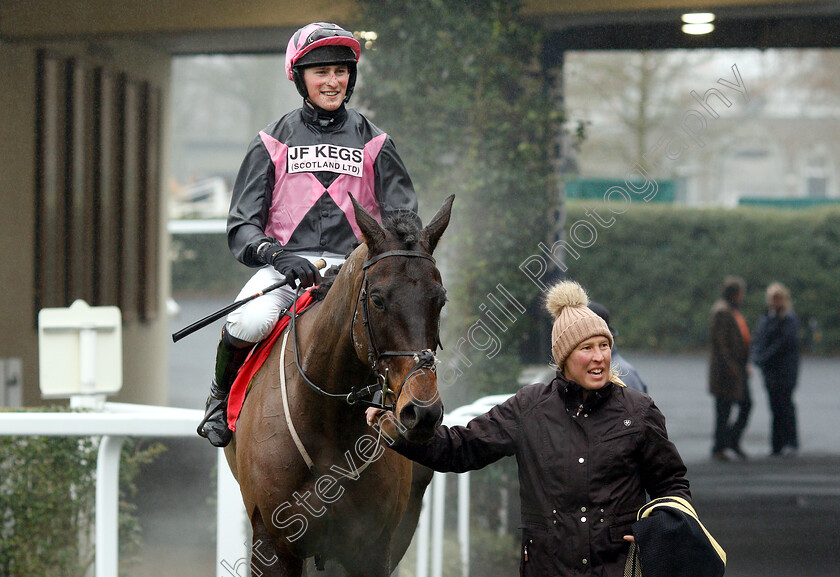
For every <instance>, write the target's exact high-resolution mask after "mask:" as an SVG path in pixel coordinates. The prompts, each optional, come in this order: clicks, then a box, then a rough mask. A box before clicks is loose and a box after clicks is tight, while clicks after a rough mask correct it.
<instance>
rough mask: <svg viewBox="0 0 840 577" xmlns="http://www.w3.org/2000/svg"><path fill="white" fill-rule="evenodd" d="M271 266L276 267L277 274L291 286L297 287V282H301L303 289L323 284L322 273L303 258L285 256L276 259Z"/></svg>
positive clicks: (290, 255) (291, 255)
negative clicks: (284, 278)
mask: <svg viewBox="0 0 840 577" xmlns="http://www.w3.org/2000/svg"><path fill="white" fill-rule="evenodd" d="M271 264H272V265H274V268H275V269H276V270H277V272H279V273H280V274H282V275H283V276H284V277H286V282H287V283H288V284H289V286H292V287H294V286H297V285H296V284H295V281H300V286H301V287H302V288H306V287H310V286H312V285H316V284H318V283H319V282H321V273H320V272H319V271H318V267H316V266H315V265H314V264H312V263H311V262H309V261H308V260H306V259H305V258H303V257H300V256H296V255H293V254H284V255H283V258H279V257H278V258H275V259H274V261H273V262H272V263H271Z"/></svg>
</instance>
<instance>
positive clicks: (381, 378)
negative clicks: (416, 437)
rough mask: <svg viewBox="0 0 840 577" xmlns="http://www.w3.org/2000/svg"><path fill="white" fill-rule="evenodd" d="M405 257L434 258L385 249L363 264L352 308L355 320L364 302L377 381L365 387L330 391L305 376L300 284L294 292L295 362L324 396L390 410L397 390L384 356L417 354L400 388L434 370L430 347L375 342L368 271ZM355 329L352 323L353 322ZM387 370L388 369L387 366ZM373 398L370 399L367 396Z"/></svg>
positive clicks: (371, 363)
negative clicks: (398, 347) (395, 347)
mask: <svg viewBox="0 0 840 577" xmlns="http://www.w3.org/2000/svg"><path fill="white" fill-rule="evenodd" d="M396 256H399V257H406V258H425V259H427V260H430V261H432V263H434V262H435V259H434V257H432V255H430V254H426V253H425V252H420V251H414V250H391V251H387V252H383V253H382V254H379V255H377V256H375V257H373V258H370V259H368V260H367V261H365V263H364V265H362V271H363V277H362V284H361V286H360V287H359V296H357V297H356V304H355V307H354V309H353V322H354V323H355V319H356V314H357V312H358V306H359V302H360V301H361V303H362V324H363V325H364V327H365V332H366V333H367V338H368V364H369V365H370V369H371V371H372V372H373V375H374V378H375V383H374V384H372V385H368V386H367V387H362V388H361V389H357V388H356V387H353V389H352V390H351V391H350V392H349V393H347V394H344V393H330V392H328V391H325V390H324V389H322V388H321V387H319V386H318V385H316V384H315V383H313V382H312V381H311V380H310V379H309V377H307V376H306V373H305V372H304V370H303V365H301V363H300V351H299V348H298V343H297V330H296V325H295V317H296V316H297V313H296V309H297V297H298V293H299V292H300V288H298V291H297V293H296V294H295V302H294V303H292V309H291V320H290V323H291V327H290V329H289V331H290V332H291V334H292V343H293V344H294V349H295V364H296V365H297V369H298V372H299V373H300V376H301V377H302V378H303V380H304V382H305V383H306V384H307V385H309V387H310V388H311V389H312V390H314V391H315V392H317V393H319V394H321V395H323V396H325V397H331V398H336V399H342V400H343V401H344V402H345V403H347V404H348V405H351V406H352V405H356V404H358V405H362V406H366V407H376V408H377V409H383V410H386V411H388V410H391V411H393V410H394V409H395V408H396V404H397V402H396V400H394V402H393V403H391V404H390V405H386V404H385V399H386V397H387V395H388V394H389V393H394V391H392V390H391V389H390V388H389V387H388V378H387V375H385V374H383V373H382V371H380V370H379V364H380V361H381V360H382V358H383V357H414V368H413V369H412V370H411V371H409V373H408V374H407V375H406V376H405V378H403V380H402V382H401V383H400V386H399V389H398V391H401V390H402V388H403V387H404V386H405V383H406V381H408V379H409V377H411V376H412V375H414V374H415V373H416V372H418V371H421V370H423V369H429V370H431V371H434V370H435V365H436V363H437V358H436V357H435V352H434V351H433V350H431V349H423V350H418V351H388V350H386V351H382V352H379V348H378V347H377V346H376V338H375V335H374V334H373V329H372V328H371V326H370V312H369V308H368V280H367V271H368V269H369V268H370V267H371V266H373V265H374V264H376V263H377V262H379V261H380V260H382V259H384V258H389V257H396ZM351 331H352V325H351ZM385 371H386V372H387V369H385ZM368 399H371V400H368Z"/></svg>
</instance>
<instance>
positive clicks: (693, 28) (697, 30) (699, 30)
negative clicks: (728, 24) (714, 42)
mask: <svg viewBox="0 0 840 577" xmlns="http://www.w3.org/2000/svg"><path fill="white" fill-rule="evenodd" d="M714 29H715V25H714V24H712V23H710V22H706V23H703V24H683V25H682V31H683V32H685V33H686V34H708V33H709V32H711V31H712V30H714Z"/></svg>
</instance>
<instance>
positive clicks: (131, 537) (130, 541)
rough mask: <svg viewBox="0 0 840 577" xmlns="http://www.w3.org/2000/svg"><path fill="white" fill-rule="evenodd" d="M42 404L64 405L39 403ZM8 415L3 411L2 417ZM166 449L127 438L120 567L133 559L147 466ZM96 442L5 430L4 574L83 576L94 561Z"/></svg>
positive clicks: (0, 457)
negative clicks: (141, 474)
mask: <svg viewBox="0 0 840 577" xmlns="http://www.w3.org/2000/svg"><path fill="white" fill-rule="evenodd" d="M31 410H38V411H66V410H67V409H66V408H65V407H59V406H54V407H38V408H33V409H31ZM0 418H2V416H0ZM164 449H165V447H164V446H163V445H162V444H160V443H153V444H151V445H148V444H147V445H142V444H141V443H140V442H139V441H135V440H133V439H128V440H126V442H125V444H124V445H123V448H122V454H121V457H120V504H119V542H120V574H124V572H125V571H126V570H127V568H128V566H130V565H131V564H132V562H133V561H135V558H134V555H136V554H137V553H138V552H139V550H140V546H141V542H142V541H141V531H140V526H139V522H138V518H137V516H136V506H135V505H134V503H133V501H134V499H135V497H136V491H137V487H136V484H135V480H136V478H137V475H138V474H139V472H140V468H141V466H142V465H144V464H147V463H149V462H151V461H152V460H153V459H155V458H156V456H157V455H158V454H159V453H160V452H161V451H163V450H164ZM97 450H98V441H97V440H96V439H95V438H91V437H29V436H26V437H0V575H2V576H3V577H31V576H34V575H38V576H42V577H82V576H83V575H85V574H86V573H87V571H88V570H89V568H90V567H91V566H92V565H93V561H94V550H93V537H94V533H93V531H94V513H95V511H94V495H95V483H96V457H97Z"/></svg>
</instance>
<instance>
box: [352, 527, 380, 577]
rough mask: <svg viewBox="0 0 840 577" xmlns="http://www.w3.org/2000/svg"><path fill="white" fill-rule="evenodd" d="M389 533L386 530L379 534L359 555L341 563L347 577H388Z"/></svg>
mask: <svg viewBox="0 0 840 577" xmlns="http://www.w3.org/2000/svg"><path fill="white" fill-rule="evenodd" d="M390 545H391V535H390V534H389V533H387V532H385V533H383V534H382V535H380V537H379V538H378V539H376V540H375V541H373V542H371V543H366V546H367V548H366V549H364V550H362V551H360V552H359V553H360V554H359V555H358V556H356V557H355V558H354V559H352V560H350V562H349V563H346V562H345V563H343V565H344V569H345V570H346V571H347V577H388V576H389V575H390V574H391V567H390V565H391V554H390Z"/></svg>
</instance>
